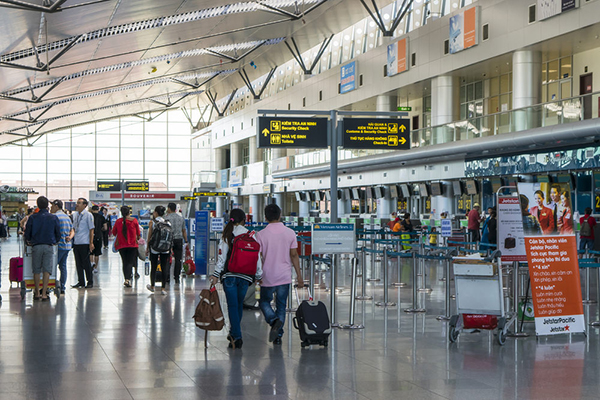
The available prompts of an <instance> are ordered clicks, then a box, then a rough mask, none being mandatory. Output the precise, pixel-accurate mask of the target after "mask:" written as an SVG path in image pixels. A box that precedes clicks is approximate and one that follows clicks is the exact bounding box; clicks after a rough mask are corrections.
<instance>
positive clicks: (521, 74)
mask: <svg viewBox="0 0 600 400" xmlns="http://www.w3.org/2000/svg"><path fill="white" fill-rule="evenodd" d="M541 71H542V53H541V52H539V51H532V50H519V51H515V52H514V53H513V74H512V78H513V85H512V86H513V107H512V108H513V110H517V109H519V108H523V107H528V106H532V105H534V104H539V103H540V102H541V98H542V77H541V73H542V72H541ZM512 125H513V131H522V130H527V129H532V128H537V127H539V126H540V115H539V113H538V112H535V111H534V110H533V109H525V110H518V111H515V112H514V113H513V121H512Z"/></svg>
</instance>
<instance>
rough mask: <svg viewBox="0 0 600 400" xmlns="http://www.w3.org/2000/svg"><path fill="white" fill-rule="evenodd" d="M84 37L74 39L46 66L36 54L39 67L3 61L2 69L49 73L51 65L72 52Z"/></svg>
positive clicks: (0, 65)
mask: <svg viewBox="0 0 600 400" xmlns="http://www.w3.org/2000/svg"><path fill="white" fill-rule="evenodd" d="M82 36H83V35H79V36H76V37H74V38H73V40H71V41H70V42H69V44H68V45H67V46H65V47H63V48H62V49H61V50H60V51H59V52H58V54H56V55H55V56H54V57H52V59H51V60H50V61H48V62H47V63H46V64H44V63H42V62H41V61H40V56H39V53H37V52H36V58H37V61H38V62H37V66H35V67H30V66H28V65H21V64H14V63H10V62H3V61H0V67H7V68H15V69H23V70H26V71H36V72H46V71H49V70H50V65H52V64H54V62H56V60H58V59H59V58H61V57H62V56H64V55H65V53H66V52H67V51H69V50H71V49H72V48H73V47H74V46H75V45H76V44H77V42H79V40H80V39H81V38H82ZM34 49H36V48H35V47H34Z"/></svg>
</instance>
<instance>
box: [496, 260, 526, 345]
mask: <svg viewBox="0 0 600 400" xmlns="http://www.w3.org/2000/svg"><path fill="white" fill-rule="evenodd" d="M499 273H501V272H499ZM519 292H520V291H519V261H513V313H514V316H515V318H517V321H516V322H515V332H514V333H509V334H508V335H507V336H509V337H516V338H519V337H527V336H529V334H528V333H525V332H519V331H518V330H519V329H520V328H519V327H518V325H520V324H518V316H519V298H520V297H521V294H520V293H519ZM526 307H527V304H523V313H525V308H526Z"/></svg>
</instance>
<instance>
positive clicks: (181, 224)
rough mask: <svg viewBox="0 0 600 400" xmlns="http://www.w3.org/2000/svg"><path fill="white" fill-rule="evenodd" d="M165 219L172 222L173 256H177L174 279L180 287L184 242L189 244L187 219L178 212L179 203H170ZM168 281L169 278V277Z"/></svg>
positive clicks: (176, 285)
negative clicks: (186, 227) (186, 228)
mask: <svg viewBox="0 0 600 400" xmlns="http://www.w3.org/2000/svg"><path fill="white" fill-rule="evenodd" d="M165 220H167V221H169V222H170V223H171V228H172V229H173V256H174V257H175V269H174V270H173V279H174V280H175V287H176V288H177V287H179V279H180V278H181V263H182V258H183V244H184V243H185V244H187V241H188V240H187V232H186V230H185V220H184V219H183V217H182V216H181V215H180V214H179V213H178V212H177V204H175V203H169V204H168V206H167V215H166V216H165ZM167 282H169V278H168V277H167Z"/></svg>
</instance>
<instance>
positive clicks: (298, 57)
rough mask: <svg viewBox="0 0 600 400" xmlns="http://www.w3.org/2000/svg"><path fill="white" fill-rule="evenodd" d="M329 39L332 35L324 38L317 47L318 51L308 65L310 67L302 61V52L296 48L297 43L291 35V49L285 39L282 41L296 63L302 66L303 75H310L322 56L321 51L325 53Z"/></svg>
mask: <svg viewBox="0 0 600 400" xmlns="http://www.w3.org/2000/svg"><path fill="white" fill-rule="evenodd" d="M331 39H333V35H331V36H329V38H325V40H324V41H323V44H321V48H320V49H319V52H318V53H317V55H316V56H315V59H314V60H313V63H312V65H311V66H310V68H306V64H305V63H304V59H303V58H302V53H300V50H299V49H298V45H296V41H295V40H294V38H293V37H292V38H290V40H291V41H292V44H293V45H294V49H292V47H291V46H290V45H289V43H288V42H287V41H285V42H284V43H285V45H286V46H287V48H288V49H289V51H290V53H292V55H293V56H294V58H295V59H296V61H297V62H298V64H300V68H302V71H304V75H312V72H313V70H314V69H315V67H316V66H317V63H318V62H319V60H320V59H321V57H322V56H323V53H325V49H326V48H327V46H329V43H331Z"/></svg>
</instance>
